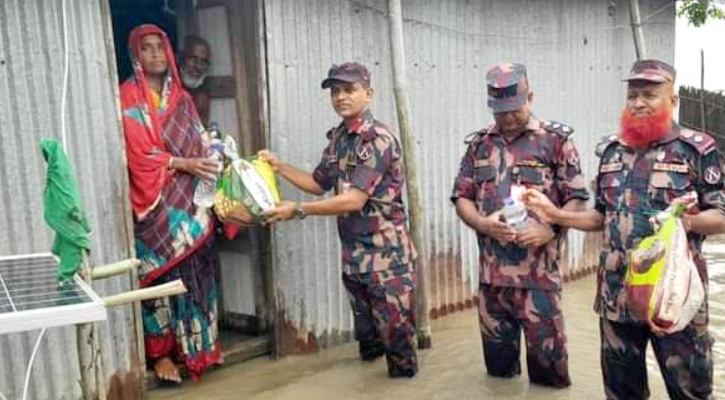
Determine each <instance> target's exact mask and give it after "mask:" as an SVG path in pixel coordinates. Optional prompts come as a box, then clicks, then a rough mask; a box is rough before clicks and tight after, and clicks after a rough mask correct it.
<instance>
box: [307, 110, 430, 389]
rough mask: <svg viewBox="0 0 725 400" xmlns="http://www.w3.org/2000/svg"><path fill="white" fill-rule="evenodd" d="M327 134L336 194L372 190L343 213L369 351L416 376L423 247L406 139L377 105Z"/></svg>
mask: <svg viewBox="0 0 725 400" xmlns="http://www.w3.org/2000/svg"><path fill="white" fill-rule="evenodd" d="M327 137H328V139H329V140H330V142H329V144H328V146H327V148H325V150H324V152H323V154H322V160H321V161H320V164H319V165H318V166H317V168H316V169H315V171H314V173H313V177H314V179H315V181H316V182H317V183H318V184H319V185H320V187H322V188H323V189H325V190H330V189H332V188H333V187H334V188H335V193H336V194H341V193H345V192H347V191H349V190H350V189H351V188H357V189H360V190H362V191H364V192H365V193H367V194H368V196H369V199H368V202H367V203H366V204H365V206H364V207H363V209H362V210H361V211H360V212H354V213H348V214H344V215H340V216H338V218H337V224H338V231H339V235H340V240H341V242H342V265H343V273H342V279H343V283H344V284H345V287H346V288H347V290H348V294H349V296H350V302H351V305H352V309H353V313H354V316H355V338H356V339H357V340H358V341H359V342H360V351H361V356H362V357H363V359H367V360H371V359H374V358H376V357H377V356H378V355H382V353H383V352H384V353H385V355H386V358H387V360H388V371H389V373H390V375H391V376H412V375H414V374H415V372H416V371H417V356H416V351H415V345H416V338H415V333H416V328H415V273H414V272H413V268H412V266H413V261H414V259H415V257H416V252H415V249H414V247H413V244H412V241H411V238H410V235H409V233H408V230H407V228H406V221H407V217H406V213H405V207H404V205H403V198H402V190H403V184H404V182H405V173H404V170H403V160H402V157H401V152H400V145H399V143H398V140H397V139H396V137H395V136H394V135H393V133H392V132H391V131H390V130H389V129H388V128H387V127H386V126H385V125H383V124H382V123H380V122H378V121H377V120H375V119H374V118H373V116H372V114H371V113H370V111H366V112H365V113H364V114H363V116H362V117H361V118H359V119H358V120H357V121H355V122H354V123H352V124H349V123H348V124H346V123H344V122H343V123H341V124H340V125H339V126H338V127H337V128H334V129H332V130H330V131H329V132H328V134H327Z"/></svg>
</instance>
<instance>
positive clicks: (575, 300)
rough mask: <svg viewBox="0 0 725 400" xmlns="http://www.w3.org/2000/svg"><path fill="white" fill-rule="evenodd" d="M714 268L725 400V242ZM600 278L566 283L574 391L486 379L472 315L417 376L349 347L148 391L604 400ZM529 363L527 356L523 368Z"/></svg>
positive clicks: (217, 395) (158, 394) (439, 333)
mask: <svg viewBox="0 0 725 400" xmlns="http://www.w3.org/2000/svg"><path fill="white" fill-rule="evenodd" d="M705 249H706V254H707V257H708V259H709V271H710V333H711V335H712V336H713V337H714V339H715V347H714V351H713V354H714V358H715V376H714V382H715V396H716V397H717V398H725V241H719V242H716V241H711V242H710V243H707V244H706V246H705ZM594 283H595V278H594V276H590V277H587V278H584V279H581V280H579V281H576V282H572V283H568V284H566V286H565V288H564V315H565V318H566V322H567V325H566V328H567V334H568V337H569V369H570V373H571V378H572V386H571V387H570V388H567V389H563V390H553V389H546V388H542V387H539V386H535V385H529V383H528V380H527V378H526V371H524V373H523V375H522V376H521V377H519V378H516V379H508V380H502V379H496V378H490V377H488V376H486V373H485V370H484V367H483V361H482V353H481V342H480V337H479V332H478V320H477V316H476V312H475V311H474V310H468V311H465V312H461V313H457V314H453V315H451V316H448V317H445V318H442V319H439V320H436V321H434V322H433V332H434V333H433V334H434V336H433V348H432V349H430V350H426V351H422V352H420V353H419V357H420V365H421V371H420V373H419V374H418V376H417V377H415V378H413V379H404V380H391V379H388V378H387V374H386V367H385V361H384V360H382V359H381V360H378V361H376V362H374V363H363V362H360V361H359V360H358V359H357V354H356V352H357V346H356V344H355V343H350V344H347V345H343V346H338V347H335V348H333V349H330V350H325V351H323V352H320V353H318V354H314V355H309V356H295V357H288V358H285V359H283V360H281V361H271V360H269V359H257V360H253V361H250V362H247V363H243V364H239V365H235V366H230V367H226V368H222V369H218V370H215V371H211V372H210V373H208V374H206V375H204V378H203V380H202V381H201V382H187V383H184V385H182V386H181V387H180V388H170V389H167V388H163V389H157V390H153V391H151V392H150V393H149V397H150V399H152V400H162V399H181V400H184V399H311V400H313V399H314V400H321V399H335V400H343V399H345V400H352V399H395V400H406V399H411V400H413V399H415V400H420V399H444V400H445V399H450V400H464V399H483V398H500V399H572V400H573V399H576V400H582V399H585V400H593V399H602V398H604V392H603V389H602V381H601V372H600V367H599V328H598V318H597V315H596V314H594V312H593V311H592V304H593V297H594V290H595V284H594ZM651 353H652V352H651V349H650V350H648V360H647V361H648V372H649V385H650V391H651V394H652V396H651V398H652V399H666V398H667V392H666V391H665V388H664V384H663V382H662V377H661V375H660V373H659V369H658V367H657V363H656V361H655V359H654V357H653V355H652V354H651ZM525 365H526V363H525V361H524V359H523V358H522V366H524V367H525Z"/></svg>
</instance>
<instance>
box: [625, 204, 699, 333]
mask: <svg viewBox="0 0 725 400" xmlns="http://www.w3.org/2000/svg"><path fill="white" fill-rule="evenodd" d="M685 209H686V205H685V204H681V203H680V204H676V205H673V206H671V207H670V208H669V209H668V210H667V211H666V212H663V213H660V215H658V217H657V220H658V222H659V228H658V229H657V232H656V233H655V234H654V235H652V236H649V237H647V238H645V239H643V240H642V241H641V242H640V243H639V245H638V246H637V248H636V249H635V250H633V251H632V252H631V253H630V255H629V268H628V270H627V274H626V277H625V288H626V291H627V301H628V306H629V310H630V312H631V313H632V315H633V316H634V317H635V318H636V319H638V320H640V321H645V322H647V323H648V324H649V326H650V328H651V329H652V331H654V332H659V333H674V332H677V331H680V330H682V329H684V328H685V327H686V326H687V324H689V323H690V321H692V318H694V316H695V314H696V313H697V311H698V310H699V309H700V306H702V303H703V301H704V299H705V288H704V285H703V283H702V279H701V278H700V274H699V273H698V271H697V266H696V265H695V262H694V260H693V257H692V252H691V251H690V246H689V243H688V240H687V232H686V230H685V227H684V225H683V223H682V219H681V218H680V216H681V215H682V213H683V212H684V211H685Z"/></svg>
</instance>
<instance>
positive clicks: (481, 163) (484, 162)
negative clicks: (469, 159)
mask: <svg viewBox="0 0 725 400" xmlns="http://www.w3.org/2000/svg"><path fill="white" fill-rule="evenodd" d="M473 166H474V167H475V168H478V167H489V166H491V160H489V159H488V158H485V159H483V160H476V162H475V163H474V165H473Z"/></svg>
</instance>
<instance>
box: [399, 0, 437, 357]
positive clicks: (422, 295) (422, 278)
mask: <svg viewBox="0 0 725 400" xmlns="http://www.w3.org/2000/svg"><path fill="white" fill-rule="evenodd" d="M388 22H389V28H390V48H391V53H392V58H393V87H394V91H395V104H396V106H397V107H396V108H397V112H398V127H399V129H400V138H401V141H402V145H403V154H404V156H403V161H404V163H405V174H406V177H407V181H408V182H407V183H408V186H407V188H408V203H409V206H410V231H411V233H412V235H413V242H414V243H415V246H416V248H417V249H418V259H417V261H416V262H415V273H416V278H417V291H416V293H417V294H416V300H417V304H416V308H417V313H416V314H417V315H416V318H417V325H418V348H420V349H427V348H430V347H431V345H432V341H431V339H432V338H431V329H430V320H429V318H428V311H429V308H430V307H429V306H428V292H429V290H428V279H427V276H426V275H427V272H428V271H427V265H426V263H427V262H428V256H427V254H426V250H425V242H424V241H423V207H422V205H421V200H420V188H419V186H418V169H417V166H416V155H415V153H416V151H415V141H414V140H413V133H412V129H411V121H410V106H409V104H408V93H407V82H406V76H405V50H404V46H403V11H402V6H401V4H400V0H388Z"/></svg>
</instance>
